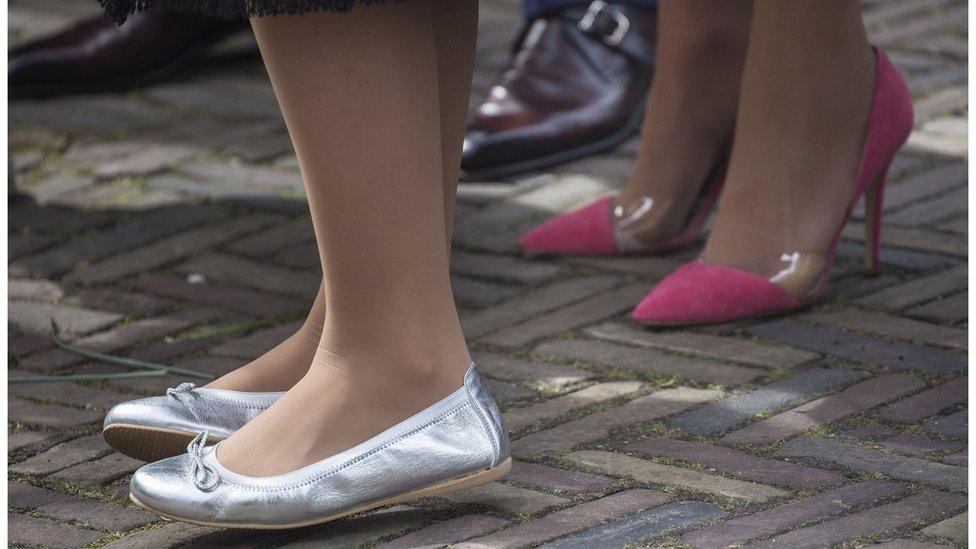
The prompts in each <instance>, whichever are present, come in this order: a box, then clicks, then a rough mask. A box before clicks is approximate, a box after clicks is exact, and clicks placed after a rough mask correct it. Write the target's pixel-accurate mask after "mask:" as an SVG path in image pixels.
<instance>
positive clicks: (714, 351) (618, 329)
mask: <svg viewBox="0 0 976 549" xmlns="http://www.w3.org/2000/svg"><path fill="white" fill-rule="evenodd" d="M586 333H587V334H589V335H591V336H593V337H596V338H599V339H605V340H607V341H613V342H616V343H625V344H627V345H636V346H639V347H649V348H652V349H661V350H665V351H672V352H677V353H688V354H693V355H699V356H703V357H706V358H712V359H718V360H723V361H724V360H731V361H733V362H739V363H742V364H748V365H752V366H765V367H769V368H789V367H793V366H797V365H800V364H803V363H805V362H809V361H811V360H815V359H817V358H820V355H819V354H817V353H812V352H810V351H805V350H802V349H795V348H792V347H785V346H780V345H763V344H760V343H756V342H754V341H750V340H746V339H736V338H731V337H721V336H715V335H711V334H700V333H696V332H680V331H650V330H646V329H643V328H641V327H639V326H634V325H632V324H624V323H621V322H606V323H604V324H600V325H598V326H594V327H592V328H588V329H587V330H586Z"/></svg>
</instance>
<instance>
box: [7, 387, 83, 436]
mask: <svg viewBox="0 0 976 549" xmlns="http://www.w3.org/2000/svg"><path fill="white" fill-rule="evenodd" d="M13 387H17V385H14V386H13ZM100 417H102V414H101V413H100V412H97V411H95V410H79V409H78V408H68V407H66V406H58V405H57V404H37V403H35V402H32V401H29V400H25V399H22V398H10V399H9V400H8V401H7V421H9V422H11V423H16V424H20V425H41V426H45V427H62V428H64V427H73V426H76V425H82V424H85V423H91V422H94V421H96V420H98V419H99V418H100Z"/></svg>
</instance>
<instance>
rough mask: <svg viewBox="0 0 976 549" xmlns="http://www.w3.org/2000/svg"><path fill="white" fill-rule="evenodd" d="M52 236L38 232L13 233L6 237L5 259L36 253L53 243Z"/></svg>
mask: <svg viewBox="0 0 976 549" xmlns="http://www.w3.org/2000/svg"><path fill="white" fill-rule="evenodd" d="M54 242H55V241H54V239H53V238H48V237H46V236H41V235H39V234H14V233H13V232H11V233H10V234H9V236H8V237H7V259H8V260H10V259H17V258H19V257H23V256H25V255H30V254H34V253H37V252H39V251H41V250H43V249H45V248H48V247H50V246H51V245H52V244H54Z"/></svg>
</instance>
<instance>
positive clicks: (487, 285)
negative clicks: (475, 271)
mask: <svg viewBox="0 0 976 549" xmlns="http://www.w3.org/2000/svg"><path fill="white" fill-rule="evenodd" d="M451 288H452V289H453V291H454V299H455V300H457V302H458V303H462V304H470V305H473V306H475V307H486V306H488V305H494V304H496V303H500V302H502V301H505V300H506V299H510V298H511V297H512V296H515V295H518V294H520V293H521V289H520V288H517V287H515V286H507V285H504V284H498V283H495V282H485V281H483V280H474V279H471V278H466V277H453V278H452V279H451Z"/></svg>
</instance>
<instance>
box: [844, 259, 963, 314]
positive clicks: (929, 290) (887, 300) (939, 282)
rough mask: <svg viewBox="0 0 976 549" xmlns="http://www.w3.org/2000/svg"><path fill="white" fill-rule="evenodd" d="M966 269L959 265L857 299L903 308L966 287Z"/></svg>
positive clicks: (878, 304) (875, 304)
mask: <svg viewBox="0 0 976 549" xmlns="http://www.w3.org/2000/svg"><path fill="white" fill-rule="evenodd" d="M967 270H968V266H967V265H959V266H958V267H953V268H951V269H946V270H944V271H940V272H938V273H935V274H932V275H929V276H925V277H922V278H916V279H913V280H911V281H909V282H906V283H904V284H900V285H898V286H894V287H891V288H887V289H885V290H881V291H880V292H877V293H874V294H871V295H868V296H865V297H864V298H862V299H859V300H858V303H862V304H864V305H872V306H876V307H883V308H885V309H904V308H905V307H908V306H910V305H915V304H917V303H922V302H924V301H929V300H931V299H935V298H936V297H939V296H943V295H947V294H951V293H954V292H957V291H959V290H962V289H965V288H967V287H968V285H969V278H968V275H967Z"/></svg>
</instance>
